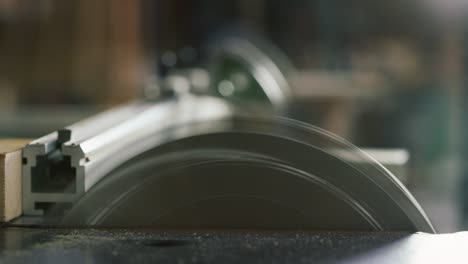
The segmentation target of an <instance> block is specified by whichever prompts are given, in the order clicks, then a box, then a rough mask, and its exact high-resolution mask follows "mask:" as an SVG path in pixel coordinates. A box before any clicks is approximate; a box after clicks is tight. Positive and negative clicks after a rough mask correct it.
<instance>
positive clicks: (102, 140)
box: [23, 95, 233, 216]
mask: <svg viewBox="0 0 468 264" xmlns="http://www.w3.org/2000/svg"><path fill="white" fill-rule="evenodd" d="M232 113H233V109H232V108H231V107H230V106H229V105H228V104H227V103H226V102H224V101H223V100H221V99H218V98H214V97H209V96H192V95H185V96H182V97H178V98H170V99H165V100H162V101H161V102H158V103H156V104H155V103H150V102H136V103H131V104H128V105H125V106H122V107H118V108H115V109H111V110H108V111H106V112H103V113H101V114H98V115H96V116H93V117H91V118H88V119H85V120H83V121H80V122H78V123H75V124H73V125H71V126H68V127H65V128H64V129H61V130H58V131H56V132H53V133H51V134H49V135H46V136H44V137H42V138H39V139H37V140H35V141H33V142H31V143H30V144H29V145H27V146H26V147H25V148H24V149H23V214H24V215H30V216H39V215H43V214H44V213H45V208H47V206H50V205H54V204H71V203H73V202H75V201H77V200H78V199H79V198H80V197H81V196H82V195H83V194H84V193H85V192H87V191H88V190H89V189H90V188H91V187H92V186H93V185H94V184H96V183H97V182H98V181H99V180H101V179H102V178H103V177H104V176H105V175H106V174H107V173H109V172H110V171H112V170H113V169H115V168H116V167H117V166H119V165H120V164H122V163H123V162H125V161H127V160H129V159H131V158H132V157H135V156H137V155H138V154H140V153H143V152H145V151H147V150H149V149H151V148H152V147H154V146H156V145H157V144H160V143H161V138H158V137H152V135H155V134H157V133H161V132H163V131H165V130H168V129H171V128H174V127H177V126H180V125H184V124H187V123H190V122H203V121H209V120H217V119H222V118H225V117H229V116H231V115H232ZM167 134H168V136H171V135H170V133H167Z"/></svg>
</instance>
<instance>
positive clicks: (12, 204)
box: [0, 139, 31, 222]
mask: <svg viewBox="0 0 468 264" xmlns="http://www.w3.org/2000/svg"><path fill="white" fill-rule="evenodd" d="M30 141H31V140H30V139H0V222H6V221H10V220H12V219H14V218H16V217H18V216H20V214H21V209H22V208H21V182H22V181H21V180H22V176H21V165H22V164H21V163H22V162H21V160H22V159H21V149H22V148H23V147H24V146H25V145H26V144H27V143H29V142H30Z"/></svg>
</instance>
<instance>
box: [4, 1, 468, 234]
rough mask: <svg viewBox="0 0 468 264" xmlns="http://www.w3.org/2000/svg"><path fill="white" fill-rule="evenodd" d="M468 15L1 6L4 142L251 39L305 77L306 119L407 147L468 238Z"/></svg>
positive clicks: (306, 5)
mask: <svg viewBox="0 0 468 264" xmlns="http://www.w3.org/2000/svg"><path fill="white" fill-rule="evenodd" d="M467 17H468V2H467V1H464V0H446V1H438V0H414V1H403V0H393V1H386V0H357V1H338V0H327V1H320V0H295V1H281V0H255V1H249V0H229V1H216V0H199V1H183V0H158V1H151V0H141V1H125V0H103V1H94V0H73V1H71V0H70V1H60V0H0V138H1V137H25V138H37V137H40V136H43V135H44V134H46V133H48V132H50V131H54V130H56V129H58V128H60V127H63V126H65V125H68V124H71V123H73V122H75V121H78V120H80V119H82V118H84V117H86V116H89V115H91V114H94V113H97V112H98V111H100V110H102V109H105V108H107V107H110V106H112V105H117V104H119V103H123V102H126V101H129V100H132V99H136V98H139V97H141V96H143V94H144V92H145V87H147V86H151V85H155V83H157V82H158V80H159V79H160V78H161V77H162V76H164V75H165V74H167V72H169V71H170V70H171V69H175V68H187V67H195V66H198V65H203V64H204V63H205V59H206V58H205V54H204V50H205V49H206V47H207V46H208V45H210V42H213V41H216V36H217V35H219V34H223V32H227V31H233V30H234V31H235V30H240V29H242V30H248V31H250V32H253V33H255V34H258V35H260V36H263V37H264V38H266V39H268V40H270V41H271V42H272V43H274V44H275V45H276V46H277V47H278V48H279V49H280V50H281V51H282V52H284V53H285V54H286V56H287V57H288V59H289V60H290V61H291V63H292V65H293V66H294V70H295V71H296V73H297V75H298V76H300V78H299V79H300V80H299V81H297V82H295V83H294V85H293V87H291V88H292V89H296V90H300V91H302V92H301V93H300V94H302V95H303V96H302V97H301V98H297V99H296V100H295V104H294V105H293V107H292V108H293V111H294V112H296V114H297V115H298V116H300V119H302V120H304V121H307V122H310V123H312V124H314V125H317V126H320V127H322V128H325V129H327V130H329V131H332V132H334V133H336V134H338V135H340V136H342V137H344V138H346V139H348V140H349V141H351V142H352V143H354V144H356V145H358V146H360V147H371V148H401V149H405V150H407V151H408V153H409V157H410V158H409V162H408V164H407V168H408V171H407V173H406V174H407V181H406V185H407V186H408V188H409V189H410V191H411V192H412V193H413V194H414V195H415V197H416V198H417V199H418V201H419V202H420V203H421V205H422V206H423V208H424V209H425V210H426V212H427V214H428V215H429V217H430V218H431V220H432V221H433V223H434V225H435V227H436V229H437V230H438V231H439V232H453V231H458V230H463V229H467V228H468V166H467V165H466V164H468V163H467V162H466V159H467V158H468V153H467V151H468V144H467V141H466V140H465V138H466V136H465V135H466V134H468V133H467V132H466V131H467V127H466V122H465V119H466V113H467V109H466V104H465V100H466V85H467V83H466V77H465V76H466V74H467V73H468V67H467V63H468V60H467V56H466V51H467V49H468V46H467V36H468V20H467V19H466V18H467ZM211 44H212V43H211Z"/></svg>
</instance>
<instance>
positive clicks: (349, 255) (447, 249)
mask: <svg viewBox="0 0 468 264" xmlns="http://www.w3.org/2000/svg"><path fill="white" fill-rule="evenodd" d="M0 249H1V251H0V263H178V264H180V263H259V262H260V263H311V262H312V263H468V232H466V233H464V232H460V233H454V234H443V235H431V234H424V233H416V234H410V233H403V232H402V233H400V232H335V231H334V232H312V231H308V232H303V231H301V232H292V231H291V232H289V231H288V232H286V231H284V232H283V231H281V232H276V231H245V230H238V231H158V230H148V229H132V230H125V229H106V230H102V229H99V230H98V229H44V228H25V227H2V228H0Z"/></svg>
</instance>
